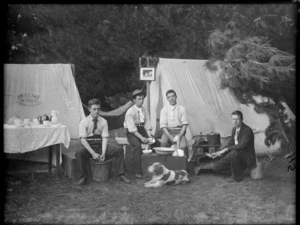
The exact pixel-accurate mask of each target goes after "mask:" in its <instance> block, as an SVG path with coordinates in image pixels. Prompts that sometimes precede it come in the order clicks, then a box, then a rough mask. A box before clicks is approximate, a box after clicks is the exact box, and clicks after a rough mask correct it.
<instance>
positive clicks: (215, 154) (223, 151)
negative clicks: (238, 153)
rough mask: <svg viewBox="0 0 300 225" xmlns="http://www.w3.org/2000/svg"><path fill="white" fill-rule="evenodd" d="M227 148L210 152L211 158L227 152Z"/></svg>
mask: <svg viewBox="0 0 300 225" xmlns="http://www.w3.org/2000/svg"><path fill="white" fill-rule="evenodd" d="M227 150H228V149H227V148H224V149H222V150H221V151H218V152H215V153H212V154H211V156H212V157H213V158H216V157H218V156H221V155H223V154H224V153H225V152H227Z"/></svg>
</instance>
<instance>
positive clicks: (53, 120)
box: [50, 110, 59, 124]
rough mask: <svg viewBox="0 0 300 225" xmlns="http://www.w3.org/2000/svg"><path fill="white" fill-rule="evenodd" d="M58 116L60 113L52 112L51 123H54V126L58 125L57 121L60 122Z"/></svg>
mask: <svg viewBox="0 0 300 225" xmlns="http://www.w3.org/2000/svg"><path fill="white" fill-rule="evenodd" d="M58 114H59V112H58V111H55V110H52V111H51V116H50V121H51V123H53V124H56V123H57V121H58V118H57V115H58Z"/></svg>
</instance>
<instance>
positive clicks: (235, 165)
mask: <svg viewBox="0 0 300 225" xmlns="http://www.w3.org/2000/svg"><path fill="white" fill-rule="evenodd" d="M246 159H247V155H246V153H245V152H243V151H237V150H231V151H230V152H228V153H227V154H226V155H224V156H223V157H222V158H220V159H219V160H218V161H216V162H215V163H214V165H213V171H215V172H217V173H224V174H231V176H232V178H233V179H235V180H241V179H243V173H244V170H245V169H246V168H247V164H246Z"/></svg>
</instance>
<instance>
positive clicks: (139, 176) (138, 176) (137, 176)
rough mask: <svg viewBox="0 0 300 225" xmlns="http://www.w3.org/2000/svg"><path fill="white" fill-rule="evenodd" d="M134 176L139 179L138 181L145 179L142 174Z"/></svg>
mask: <svg viewBox="0 0 300 225" xmlns="http://www.w3.org/2000/svg"><path fill="white" fill-rule="evenodd" d="M134 176H135V177H136V178H138V179H142V178H143V176H142V174H140V173H136V174H134Z"/></svg>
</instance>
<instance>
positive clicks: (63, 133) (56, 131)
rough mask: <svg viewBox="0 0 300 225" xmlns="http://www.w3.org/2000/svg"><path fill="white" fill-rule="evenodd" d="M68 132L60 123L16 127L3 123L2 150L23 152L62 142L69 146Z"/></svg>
mask: <svg viewBox="0 0 300 225" xmlns="http://www.w3.org/2000/svg"><path fill="white" fill-rule="evenodd" d="M70 139H71V138H70V133H69V131H68V128H67V127H66V126H65V125H62V124H55V125H54V124H51V126H50V127H44V126H43V125H35V126H33V125H30V126H24V127H16V126H14V125H7V124H4V152H5V153H25V152H30V151H34V150H38V149H40V148H43V147H47V146H51V145H55V144H59V143H62V144H64V146H65V147H66V148H69V144H70Z"/></svg>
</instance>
